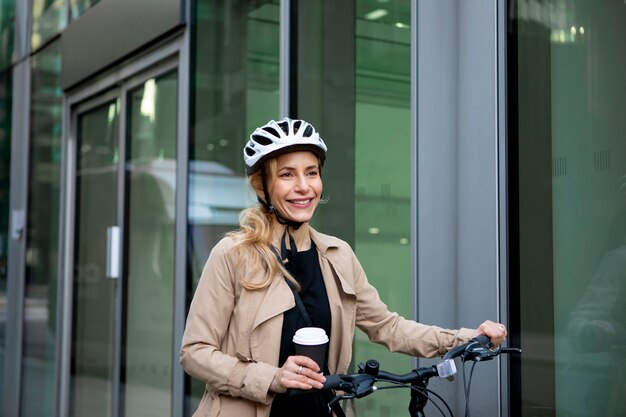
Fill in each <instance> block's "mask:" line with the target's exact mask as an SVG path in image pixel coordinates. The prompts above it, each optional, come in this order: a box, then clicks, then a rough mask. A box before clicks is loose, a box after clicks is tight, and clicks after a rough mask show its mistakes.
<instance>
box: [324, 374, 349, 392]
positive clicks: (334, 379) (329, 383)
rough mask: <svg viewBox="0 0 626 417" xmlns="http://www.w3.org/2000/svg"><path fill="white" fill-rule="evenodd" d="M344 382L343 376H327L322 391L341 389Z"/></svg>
mask: <svg viewBox="0 0 626 417" xmlns="http://www.w3.org/2000/svg"><path fill="white" fill-rule="evenodd" d="M342 382H344V381H343V380H342V379H341V375H328V376H326V382H324V386H323V387H322V389H323V390H324V389H336V388H339V387H340V385H341V383H342Z"/></svg>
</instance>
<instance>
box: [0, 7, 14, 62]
mask: <svg viewBox="0 0 626 417" xmlns="http://www.w3.org/2000/svg"><path fill="white" fill-rule="evenodd" d="M14 37H15V0H0V69H3V68H4V67H6V66H8V65H9V64H10V63H11V56H12V54H13V40H14Z"/></svg>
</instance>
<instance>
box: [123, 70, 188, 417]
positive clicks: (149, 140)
mask: <svg viewBox="0 0 626 417" xmlns="http://www.w3.org/2000/svg"><path fill="white" fill-rule="evenodd" d="M177 97H178V75H177V73H176V72H171V73H169V74H167V75H164V76H161V77H159V78H156V79H150V80H148V81H146V82H145V83H144V84H143V86H141V87H140V88H138V89H136V90H134V91H132V92H131V93H129V96H128V100H129V111H130V114H129V115H128V120H129V130H128V135H129V136H128V138H127V160H126V172H127V190H126V196H127V197H126V198H127V203H126V207H127V208H126V209H127V213H126V214H127V223H126V226H125V227H126V233H127V238H126V242H127V243H126V245H127V247H126V255H125V259H126V276H125V291H126V297H125V298H126V311H125V326H124V331H125V337H124V340H125V344H124V346H123V349H124V353H123V354H124V368H123V371H122V372H123V376H122V381H123V397H124V409H125V411H124V415H127V416H141V415H146V416H153V417H156V416H163V417H165V416H170V415H171V408H172V407H171V402H172V398H171V393H172V389H171V386H172V358H173V351H172V349H173V317H174V264H175V262H174V255H175V253H174V252H175V247H174V243H175V220H176V212H175V200H176V199H175V196H176V143H177V141H176V138H177V126H178V124H177V114H178V112H177V109H178V105H177V103H178V100H177Z"/></svg>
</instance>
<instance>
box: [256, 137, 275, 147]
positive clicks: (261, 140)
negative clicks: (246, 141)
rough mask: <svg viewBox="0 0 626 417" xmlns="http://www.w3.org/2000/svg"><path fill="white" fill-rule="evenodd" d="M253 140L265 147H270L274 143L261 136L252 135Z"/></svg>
mask: <svg viewBox="0 0 626 417" xmlns="http://www.w3.org/2000/svg"><path fill="white" fill-rule="evenodd" d="M252 140H253V141H255V142H256V143H258V144H259V145H263V146H268V145H271V144H272V143H273V142H272V141H271V140H270V139H268V138H266V137H265V136H261V135H252Z"/></svg>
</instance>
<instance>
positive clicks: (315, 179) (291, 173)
mask: <svg viewBox="0 0 626 417" xmlns="http://www.w3.org/2000/svg"><path fill="white" fill-rule="evenodd" d="M272 165H274V164H272ZM275 166H276V172H275V175H271V176H270V178H273V179H274V184H273V185H271V184H270V186H269V195H270V201H271V202H272V205H273V206H274V207H275V208H276V209H277V210H278V212H279V213H280V214H281V216H283V217H284V218H285V219H288V220H292V221H295V222H302V223H304V222H308V221H309V220H311V217H313V213H314V212H315V209H316V208H317V205H318V204H319V202H320V198H321V196H322V188H323V187H322V177H321V176H320V166H319V160H318V158H317V156H315V154H313V153H312V152H307V151H301V152H290V153H287V154H283V155H280V156H278V157H277V158H276V164H275ZM270 182H271V181H270Z"/></svg>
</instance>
